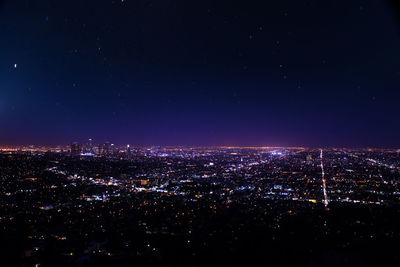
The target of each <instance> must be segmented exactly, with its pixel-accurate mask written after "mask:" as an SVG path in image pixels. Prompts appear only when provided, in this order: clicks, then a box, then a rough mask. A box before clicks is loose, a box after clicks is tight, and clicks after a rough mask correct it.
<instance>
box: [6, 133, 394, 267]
mask: <svg viewBox="0 0 400 267" xmlns="http://www.w3.org/2000/svg"><path fill="white" fill-rule="evenodd" d="M399 178H400V150H385V149H344V148H343V149H334V148H326V149H311V148H303V147H288V148H285V147H133V146H129V145H125V146H117V145H113V144H112V143H110V142H106V143H104V144H101V145H97V144H94V142H93V141H92V140H88V141H87V142H86V143H85V144H79V143H72V144H71V145H70V146H65V147H62V146H59V147H37V146H25V147H2V148H1V149H0V181H1V187H0V188H1V189H0V190H1V192H0V195H1V198H0V201H1V206H2V209H1V214H0V234H1V240H2V245H1V246H2V249H1V253H2V254H3V257H5V258H6V259H7V260H9V261H11V262H13V264H14V265H19V266H71V265H72V266H99V265H105V266H110V265H123V266H133V265H156V266H215V265H224V266H226V265H237V264H255V263H259V262H262V263H263V264H266V265H268V264H272V265H278V266H289V265H296V266H321V265H323V266H337V265H340V266H376V265H388V264H389V263H392V262H397V263H400V259H399V256H398V254H397V244H398V242H399V241H400V227H399V225H400V224H399V223H400V216H399V215H400V214H399V212H400V209H399V200H400V179H399Z"/></svg>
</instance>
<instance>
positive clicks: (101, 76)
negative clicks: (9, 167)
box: [0, 0, 400, 148]
mask: <svg viewBox="0 0 400 267" xmlns="http://www.w3.org/2000/svg"><path fill="white" fill-rule="evenodd" d="M399 89H400V25H399V20H398V16H396V13H395V11H394V9H393V8H392V6H391V5H390V3H389V2H386V1H382V0H370V1H368V0H364V1H361V0H352V1H348V0H335V1H333V0H325V1H320V0H307V1H303V0H297V1H288V0H280V1H252V0H249V1H232V0H230V1H225V0H218V1H216V0H202V1H187V0H182V1H172V0H154V1H151V0H115V1H111V0H85V1H82V0H79V1H78V0H71V1H57V0H5V1H4V0H3V1H1V0H0V144H3V145H4V144H13V145H16V144H44V145H55V144H68V143H70V142H72V141H80V142H84V141H85V140H87V139H88V138H93V139H94V142H95V143H99V142H104V141H107V140H109V141H111V142H114V143H116V144H126V143H130V144H132V145H238V146H248V145H252V146H253V145H254V146H265V145H274V146H312V147H327V146H336V147H344V146H349V147H396V148H397V147H400V138H399V137H400V123H399V116H400V108H399V107H400V104H399V100H400V90H399Z"/></svg>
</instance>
